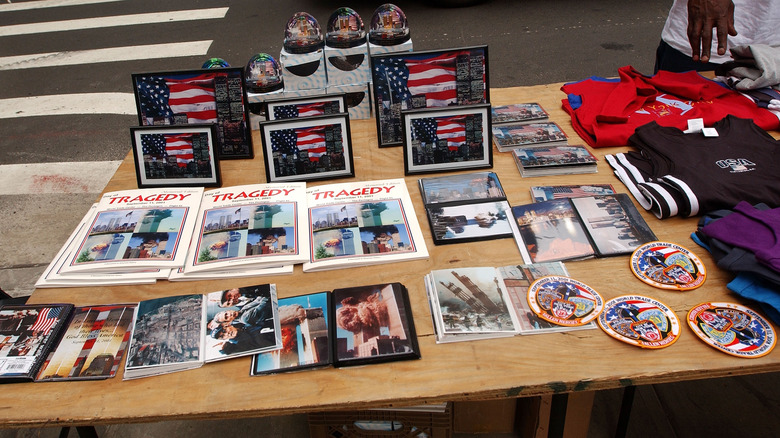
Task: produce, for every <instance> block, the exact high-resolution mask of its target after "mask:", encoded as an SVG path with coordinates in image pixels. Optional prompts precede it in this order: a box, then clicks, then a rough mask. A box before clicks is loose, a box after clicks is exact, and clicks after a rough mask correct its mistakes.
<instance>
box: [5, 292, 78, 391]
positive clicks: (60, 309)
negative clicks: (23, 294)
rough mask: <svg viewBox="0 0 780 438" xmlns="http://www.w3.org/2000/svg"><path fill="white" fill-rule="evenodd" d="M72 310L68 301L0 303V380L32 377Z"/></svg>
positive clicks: (27, 380)
mask: <svg viewBox="0 0 780 438" xmlns="http://www.w3.org/2000/svg"><path fill="white" fill-rule="evenodd" d="M72 312H73V305H72V304H22V305H4V306H0V383H14V382H31V381H33V380H34V379H35V376H36V375H37V374H38V370H40V368H41V366H42V365H43V362H44V361H45V360H46V357H47V356H48V355H49V353H50V352H51V351H52V349H53V348H54V346H55V345H56V344H57V342H58V341H59V339H60V337H61V336H62V332H63V329H64V328H65V325H66V324H67V321H68V318H69V317H70V315H71V313H72Z"/></svg>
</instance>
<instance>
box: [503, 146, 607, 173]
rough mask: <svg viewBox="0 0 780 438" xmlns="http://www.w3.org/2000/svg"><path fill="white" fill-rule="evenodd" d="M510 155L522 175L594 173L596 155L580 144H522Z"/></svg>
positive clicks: (595, 169)
mask: <svg viewBox="0 0 780 438" xmlns="http://www.w3.org/2000/svg"><path fill="white" fill-rule="evenodd" d="M512 157H513V158H514V160H515V164H516V165H517V169H518V170H519V171H520V175H522V176H523V177H532V176H545V175H570V174H575V173H596V172H597V171H598V169H597V162H598V160H597V159H596V157H595V156H594V155H593V154H592V153H591V152H590V151H589V150H588V149H587V148H586V147H585V146H582V145H561V146H522V147H518V148H515V149H512Z"/></svg>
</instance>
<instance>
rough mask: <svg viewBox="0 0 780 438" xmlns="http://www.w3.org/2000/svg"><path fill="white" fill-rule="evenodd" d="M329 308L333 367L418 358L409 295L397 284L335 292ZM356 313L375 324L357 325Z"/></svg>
mask: <svg viewBox="0 0 780 438" xmlns="http://www.w3.org/2000/svg"><path fill="white" fill-rule="evenodd" d="M330 308H331V310H332V311H331V320H330V325H331V327H333V328H334V332H335V335H334V336H332V341H333V347H332V351H333V365H334V366H335V367H344V366H352V365H366V364H372V363H380V362H390V361H397V360H408V359H419V358H420V357H421V355H420V347H419V345H418V343H417V333H416V331H415V328H414V319H413V318H412V308H411V306H410V304H409V294H408V292H407V290H406V287H404V286H403V285H402V284H401V283H384V284H374V285H369V286H358V287H350V288H343V289H335V290H333V291H332V292H331V305H330ZM357 312H361V315H367V314H369V313H370V314H372V315H374V316H376V318H375V319H374V320H375V321H377V323H376V324H373V325H368V324H361V323H360V321H361V318H354V317H355V316H357ZM362 320H363V321H365V320H366V319H365V318H363V319H362ZM345 327H346V328H345ZM356 344H357V345H356Z"/></svg>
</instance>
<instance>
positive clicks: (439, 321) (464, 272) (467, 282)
mask: <svg viewBox="0 0 780 438" xmlns="http://www.w3.org/2000/svg"><path fill="white" fill-rule="evenodd" d="M425 286H426V291H427V292H428V303H429V305H430V308H431V316H432V317H433V322H434V324H433V325H434V331H435V334H436V342H437V343H445V342H457V341H471V340H476V339H488V338H498V337H506V336H514V335H516V334H517V333H518V332H519V321H518V319H517V314H516V313H515V311H514V309H511V308H510V307H509V306H508V305H507V303H510V299H509V295H508V293H507V290H506V286H505V285H504V281H503V279H502V277H501V275H500V273H499V271H498V270H497V269H496V268H494V267H475V268H453V269H441V270H435V271H431V273H430V274H428V275H426V276H425Z"/></svg>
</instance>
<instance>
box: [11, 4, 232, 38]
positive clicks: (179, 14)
mask: <svg viewBox="0 0 780 438" xmlns="http://www.w3.org/2000/svg"><path fill="white" fill-rule="evenodd" d="M227 11H228V8H211V9H197V10H188V11H171V12H155V13H148V14H134V15H116V16H112V17H96V18H82V19H77V20H65V21H48V22H43V23H25V24H13V25H10V26H0V36H10V35H28V34H34V33H47V32H62V31H69V30H82V29H100V28H105V27H118V26H134V25H138V24H152V23H171V22H175V21H194V20H210V19H217V18H225V14H227Z"/></svg>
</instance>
